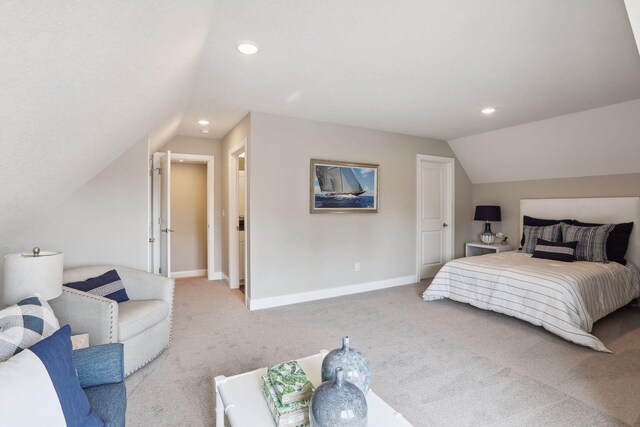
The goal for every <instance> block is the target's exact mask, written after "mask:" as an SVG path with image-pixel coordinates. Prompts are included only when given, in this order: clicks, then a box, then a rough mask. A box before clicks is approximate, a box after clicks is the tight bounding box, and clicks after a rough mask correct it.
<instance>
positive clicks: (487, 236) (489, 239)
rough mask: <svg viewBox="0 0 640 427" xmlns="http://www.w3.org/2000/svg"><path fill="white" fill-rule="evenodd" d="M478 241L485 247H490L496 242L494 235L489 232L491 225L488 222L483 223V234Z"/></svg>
mask: <svg viewBox="0 0 640 427" xmlns="http://www.w3.org/2000/svg"><path fill="white" fill-rule="evenodd" d="M480 240H481V241H482V243H484V244H486V245H490V244H492V243H493V242H495V240H496V235H495V234H493V233H492V232H491V223H490V222H489V221H487V222H485V223H484V233H482V234H481V235H480Z"/></svg>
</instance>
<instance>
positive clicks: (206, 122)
mask: <svg viewBox="0 0 640 427" xmlns="http://www.w3.org/2000/svg"><path fill="white" fill-rule="evenodd" d="M198 124H199V125H202V126H206V125H208V124H209V120H205V119H201V120H198Z"/></svg>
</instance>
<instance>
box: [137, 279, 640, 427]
mask: <svg viewBox="0 0 640 427" xmlns="http://www.w3.org/2000/svg"><path fill="white" fill-rule="evenodd" d="M426 286H427V283H426V282H424V283H422V284H416V285H412V286H404V287H399V288H393V289H388V290H383V291H378V292H371V293H366V294H360V295H354V296H349V297H344V298H335V299H330V300H324V301H318V302H312V303H306V304H299V305H294V306H288V307H282V308H277V309H271V310H263V311H258V312H249V311H248V310H247V309H246V308H245V307H244V305H243V301H242V294H240V292H239V291H231V290H229V289H227V288H226V287H225V286H224V284H223V283H221V282H207V281H206V280H204V279H182V280H178V284H177V289H176V297H175V298H176V304H175V314H174V327H173V338H172V343H171V347H170V348H169V349H168V350H167V351H165V352H164V353H163V354H162V355H161V356H160V357H159V358H158V359H156V360H155V361H154V362H152V363H151V364H150V365H148V366H147V367H145V368H144V369H142V370H141V371H138V372H137V373H135V374H133V375H132V376H131V377H129V378H128V379H127V389H128V393H129V399H128V411H127V424H128V426H130V427H136V426H213V425H214V405H215V398H214V392H213V385H212V379H213V377H214V376H216V375H227V376H229V375H234V374H237V373H240V372H244V371H247V370H252V369H255V368H258V367H262V366H266V365H269V364H273V363H277V362H282V361H285V360H288V359H291V358H297V357H302V356H306V355H310V354H313V353H316V352H317V351H318V350H320V349H322V348H326V349H332V348H335V347H337V346H339V344H340V338H341V337H342V336H343V335H349V336H350V337H351V343H352V345H353V346H354V347H356V348H358V349H360V350H361V351H362V352H364V353H365V354H366V355H367V356H368V358H369V360H370V361H371V365H372V368H373V381H372V388H373V389H374V390H375V391H376V393H377V394H378V395H380V396H381V397H382V398H383V399H384V400H386V401H387V402H388V403H389V404H390V405H391V406H393V407H394V408H395V409H396V410H398V411H399V412H401V413H402V414H403V415H404V416H405V417H406V418H407V419H408V420H409V421H410V422H411V423H413V424H414V425H415V426H427V425H429V426H431V425H442V426H456V425H461V426H462V425H504V426H515V425H530V426H541V425H545V426H546V425H561V426H590V425H594V426H598V425H625V424H628V425H640V420H639V415H640V309H638V308H633V307H626V308H624V309H622V310H619V311H618V312H616V313H614V314H612V315H610V316H609V317H608V318H606V319H603V320H602V321H600V322H598V323H597V324H596V327H595V330H594V333H595V335H597V336H598V337H599V338H600V339H602V341H603V342H604V343H605V345H607V347H608V348H610V349H611V350H612V351H613V352H614V354H604V353H598V352H595V351H593V350H590V349H587V348H583V347H579V346H577V345H574V344H570V343H568V342H565V341H563V340H562V339H560V338H557V337H555V336H554V335H551V334H550V333H548V332H545V331H544V330H543V329H541V328H538V327H535V326H532V325H529V324H527V323H524V322H521V321H519V320H516V319H513V318H509V317H506V316H503V315H500V314H496V313H491V312H485V311H482V310H478V309H475V308H473V307H471V306H468V305H464V304H460V303H455V302H451V301H439V302H431V303H425V302H423V301H422V299H421V298H420V293H421V292H422V291H423V290H424V289H425V288H426Z"/></svg>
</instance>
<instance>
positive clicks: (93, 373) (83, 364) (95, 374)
mask: <svg viewBox="0 0 640 427" xmlns="http://www.w3.org/2000/svg"><path fill="white" fill-rule="evenodd" d="M123 362H124V359H123V346H122V344H104V345H99V346H95V347H89V348H83V349H80V350H75V351H74V352H73V363H74V365H75V367H76V372H77V373H78V379H79V380H80V386H81V387H82V389H83V391H84V393H85V395H86V396H87V399H88V400H89V404H90V405H91V409H93V411H94V412H95V413H96V415H98V417H100V419H101V420H102V421H103V422H104V423H105V424H106V426H107V427H124V425H125V414H126V410H127V390H126V388H125V385H124V363H123Z"/></svg>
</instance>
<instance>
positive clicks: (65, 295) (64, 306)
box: [49, 265, 175, 376]
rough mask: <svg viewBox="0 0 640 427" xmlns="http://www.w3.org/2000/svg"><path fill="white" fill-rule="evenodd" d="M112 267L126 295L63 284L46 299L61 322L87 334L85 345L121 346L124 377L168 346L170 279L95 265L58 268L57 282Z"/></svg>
mask: <svg viewBox="0 0 640 427" xmlns="http://www.w3.org/2000/svg"><path fill="white" fill-rule="evenodd" d="M112 269H115V270H116V271H117V273H118V275H119V276H120V278H121V279H122V283H123V285H124V287H125V289H126V291H127V294H128V296H129V299H130V300H129V301H125V302H121V303H117V302H115V301H113V300H111V299H108V298H105V297H101V296H98V295H94V294H90V293H87V292H83V291H79V290H76V289H71V288H67V287H65V288H64V289H63V292H62V295H61V296H59V297H58V298H55V299H53V300H51V301H50V302H49V304H50V305H51V308H52V309H53V311H54V313H55V315H56V317H57V318H58V320H59V322H60V324H61V325H64V324H69V325H70V326H71V329H72V331H73V334H75V335H77V334H89V345H90V346H96V345H100V344H108V343H122V344H123V345H124V372H125V376H128V375H131V374H132V373H133V372H135V371H137V370H138V369H140V368H142V367H143V366H145V365H146V364H147V363H149V362H150V361H152V360H153V359H155V358H156V357H157V356H158V355H160V353H162V351H164V350H165V349H166V348H167V347H168V346H169V340H170V337H171V322H172V316H173V292H174V284H175V283H174V280H173V279H168V278H166V277H162V276H158V275H154V274H150V273H147V272H145V271H140V270H135V269H132V268H127V267H121V266H112V265H97V266H90V267H80V268H74V269H71V270H66V271H65V272H64V281H63V283H71V282H80V281H84V280H87V279H89V278H92V277H97V276H100V275H102V274H104V273H106V272H107V271H109V270H112Z"/></svg>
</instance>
